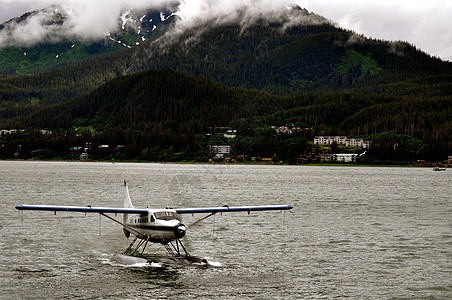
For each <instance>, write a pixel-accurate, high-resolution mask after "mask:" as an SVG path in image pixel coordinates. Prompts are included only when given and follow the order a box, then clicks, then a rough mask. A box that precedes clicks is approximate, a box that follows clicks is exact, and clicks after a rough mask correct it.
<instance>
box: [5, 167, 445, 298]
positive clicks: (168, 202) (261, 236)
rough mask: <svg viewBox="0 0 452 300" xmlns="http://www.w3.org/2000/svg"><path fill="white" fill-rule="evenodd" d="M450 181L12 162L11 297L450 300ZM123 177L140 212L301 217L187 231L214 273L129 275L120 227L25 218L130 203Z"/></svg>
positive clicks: (185, 270) (382, 171) (93, 218)
mask: <svg viewBox="0 0 452 300" xmlns="http://www.w3.org/2000/svg"><path fill="white" fill-rule="evenodd" d="M451 178H452V170H447V171H446V172H433V171H432V170H431V169H418V168H364V167H362V168H354V167H306V166H254V165H252V166H249V165H184V164H132V163H116V164H109V163H80V162H76V163H70V162H6V161H0V179H1V180H0V199H1V200H0V207H1V210H0V220H1V223H0V232H1V239H0V249H1V252H0V298H2V299H44V298H45V299H62V298H66V299H74V298H75V299H105V298H114V299H143V298H145V299H146V298H147V299H153V298H157V299H165V298H168V299H180V298H182V299H184V298H197V299H203V298H205V299H211V298H216V299H233V298H236V299H242V298H257V299H270V298H281V299H290V298H292V299H294V298H300V299H332V298H339V299H341V298H349V299H393V298H397V299H423V298H425V299H452V180H451ZM124 179H126V180H127V181H128V184H129V189H130V194H131V198H132V202H133V203H134V205H135V206H136V207H146V206H149V207H155V208H161V207H168V206H170V207H203V206H222V205H225V204H227V205H230V206H232V205H234V206H238V205H267V204H291V205H293V206H294V209H293V211H292V213H289V212H261V213H251V214H250V215H248V214H246V213H235V214H223V215H222V216H221V215H216V216H215V217H212V218H209V219H206V220H204V221H202V222H201V223H200V225H199V226H196V227H193V228H189V231H188V233H187V237H186V238H184V240H185V244H186V246H187V247H188V248H189V250H190V252H191V253H192V254H196V255H200V256H205V257H208V258H209V259H210V260H211V261H213V262H214V263H215V264H216V265H217V266H211V267H200V266H194V265H188V266H187V265H177V264H162V265H155V266H132V267H130V266H124V265H122V264H120V262H119V261H117V260H116V258H115V257H114V254H115V253H118V252H122V251H123V250H124V249H125V248H126V247H127V242H128V240H127V239H126V238H125V237H124V235H123V234H122V229H121V228H120V226H118V225H117V224H115V223H113V222H112V221H110V220H108V219H105V218H104V219H100V218H99V216H98V215H87V216H85V215H84V214H81V213H63V212H61V213H57V215H56V216H55V215H54V214H53V213H51V212H38V211H34V212H33V211H28V212H23V214H22V212H18V211H16V210H15V209H14V206H15V205H17V204H22V203H25V204H59V205H77V206H86V205H92V206H94V205H96V206H110V207H116V206H121V205H122V202H123V193H124V191H123V187H122V181H123V180H124ZM118 217H119V216H118ZM198 217H199V216H194V217H192V216H187V217H185V218H184V222H185V223H187V224H189V223H192V222H193V221H195V220H196V219H197V218H198ZM157 249H158V247H157V248H156V249H155V251H157Z"/></svg>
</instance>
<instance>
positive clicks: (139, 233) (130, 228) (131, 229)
mask: <svg viewBox="0 0 452 300" xmlns="http://www.w3.org/2000/svg"><path fill="white" fill-rule="evenodd" d="M99 215H102V216H104V217H106V218H108V219H110V220H112V221H113V222H116V223H118V224H120V225H122V226H124V227H125V228H127V229H128V230H130V231H133V232H135V233H137V234H138V235H142V233H141V232H139V231H137V230H135V229H134V228H132V227H130V226H128V225H126V224H124V223H122V222H119V221H118V220H116V219H115V218H112V217H110V216H109V215H106V214H104V213H99Z"/></svg>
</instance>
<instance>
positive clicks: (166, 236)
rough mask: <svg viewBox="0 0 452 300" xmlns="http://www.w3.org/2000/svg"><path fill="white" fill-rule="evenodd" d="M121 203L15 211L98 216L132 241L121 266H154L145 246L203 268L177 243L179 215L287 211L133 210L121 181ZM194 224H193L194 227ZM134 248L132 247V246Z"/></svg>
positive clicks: (27, 207) (181, 227)
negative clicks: (154, 246) (160, 248)
mask: <svg viewBox="0 0 452 300" xmlns="http://www.w3.org/2000/svg"><path fill="white" fill-rule="evenodd" d="M124 187H125V199H124V207H122V208H109V207H94V206H90V205H89V206H60V205H55V206H52V205H25V204H22V205H17V206H16V209H18V210H43V211H53V212H55V214H56V212H57V211H66V212H82V213H98V214H100V215H102V216H104V217H106V218H108V219H110V220H112V221H114V222H116V223H118V224H120V225H122V227H123V231H124V235H125V236H126V237H127V238H129V236H130V234H132V235H134V236H135V238H134V239H133V241H132V242H131V243H130V245H129V247H128V248H127V249H126V251H125V252H124V253H122V254H118V257H119V258H120V260H121V261H122V262H123V263H125V264H135V263H145V262H149V263H152V262H154V258H153V257H152V256H149V255H146V254H144V250H145V248H146V246H147V245H148V243H157V244H162V245H163V246H164V247H165V249H166V250H167V253H168V257H170V258H171V259H177V260H183V261H187V262H190V263H200V264H207V260H206V259H205V258H202V257H197V256H192V255H190V254H189V253H188V252H187V249H186V248H185V246H184V245H183V243H182V241H181V239H182V238H183V237H184V236H185V234H186V232H187V226H186V225H184V224H183V223H182V222H181V220H180V218H179V215H182V214H192V215H194V214H202V213H203V214H208V215H206V216H204V217H203V218H201V219H200V220H198V221H197V222H199V221H201V220H204V219H206V218H208V217H210V216H213V215H215V214H216V213H228V212H248V214H249V213H250V212H252V211H269V210H279V211H282V210H291V209H292V208H293V207H292V206H291V205H268V206H236V207H233V206H231V207H229V206H222V207H206V208H177V209H172V208H164V209H149V208H146V209H137V208H134V207H133V205H132V201H131V200H130V195H129V189H128V187H127V183H126V182H125V181H124ZM108 214H115V215H116V214H123V220H122V222H121V221H119V220H117V219H115V218H113V217H111V216H110V215H108ZM197 222H195V223H197ZM137 241H138V244H137V245H136V246H135V243H136V242H137Z"/></svg>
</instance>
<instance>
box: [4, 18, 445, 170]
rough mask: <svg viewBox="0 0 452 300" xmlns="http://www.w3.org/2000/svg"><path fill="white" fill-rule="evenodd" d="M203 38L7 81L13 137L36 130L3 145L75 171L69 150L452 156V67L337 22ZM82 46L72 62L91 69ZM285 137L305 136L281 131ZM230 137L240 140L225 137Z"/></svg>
mask: <svg viewBox="0 0 452 300" xmlns="http://www.w3.org/2000/svg"><path fill="white" fill-rule="evenodd" d="M203 26H206V25H205V24H203ZM198 29H200V28H194V29H193V30H192V31H187V32H185V33H184V34H183V35H182V36H180V37H179V39H178V41H177V42H175V43H173V44H171V43H168V44H165V51H163V50H162V48H161V46H162V44H161V41H159V40H155V41H149V42H146V43H144V44H143V45H141V46H140V47H135V48H133V49H124V50H122V51H116V52H112V53H108V54H104V55H100V56H97V57H95V58H94V57H91V58H86V59H84V60H82V61H79V62H70V63H69V61H67V62H68V64H65V65H64V66H60V67H56V66H54V67H55V68H54V69H51V70H47V71H45V72H41V73H37V74H29V75H22V76H4V77H0V128H1V129H3V128H5V129H9V128H18V129H26V131H24V132H18V133H13V134H8V135H5V136H2V137H1V138H2V140H3V142H2V146H1V148H0V158H12V157H14V153H15V152H17V151H18V150H20V151H19V152H20V155H21V157H22V158H30V157H41V158H55V157H60V158H64V159H67V158H71V157H77V153H71V152H70V151H69V149H70V148H72V147H76V146H77V147H83V148H85V147H86V148H89V149H88V150H89V153H90V158H91V159H111V158H115V159H128V160H147V161H184V160H185V161H207V160H208V159H209V158H211V156H212V155H211V154H210V153H208V151H207V148H208V145H213V144H215V145H231V146H232V149H233V151H234V155H235V156H237V157H236V158H237V159H239V157H240V156H241V155H246V156H248V157H264V158H270V159H271V160H272V161H283V162H286V163H295V162H296V161H297V157H298V156H300V155H302V154H304V153H309V152H311V151H315V150H317V148H316V146H314V145H313V144H312V140H313V137H314V136H315V135H336V134H340V135H348V136H350V135H354V136H361V137H365V138H368V139H371V140H373V141H374V143H373V146H372V147H373V148H371V149H369V151H368V152H367V153H366V156H365V157H364V158H363V159H362V162H364V163H368V164H372V163H386V162H389V163H393V162H403V163H408V162H411V161H414V160H417V159H424V160H432V161H440V160H443V159H445V157H447V156H448V155H450V154H451V151H452V144H451V141H452V136H451V132H452V105H451V104H452V96H451V95H452V63H449V62H443V61H441V60H439V59H437V58H433V57H430V56H428V55H427V54H425V53H423V52H422V51H420V50H418V49H416V48H414V47H413V46H411V45H409V44H406V43H398V44H390V43H388V42H384V41H377V40H370V39H365V38H364V37H361V38H356V35H354V34H353V33H351V32H347V31H344V30H342V29H338V28H335V27H333V26H331V25H329V24H323V25H319V26H304V25H303V26H295V27H290V28H288V29H286V30H285V31H282V30H281V24H277V23H266V22H263V21H262V22H259V21H258V22H256V24H254V25H252V26H250V27H248V28H246V30H245V31H244V32H242V28H241V27H240V26H238V25H233V24H230V25H227V26H222V27H215V28H213V29H211V30H205V31H200V30H198ZM160 30H163V29H160ZM162 33H163V31H160V33H159V34H162ZM129 38H132V37H130V36H129ZM187 41H194V42H193V43H187ZM61 45H62V44H61ZM61 45H60V46H61ZM60 46H58V47H60ZM71 46H72V44H70V43H67V44H66V46H65V47H66V48H64V49H63V48H62V49H63V50H65V51H66V52H64V51H63V52H64V53H68V51H72V52H71V53H72V54H74V55H78V56H79V58H83V57H84V55H85V54H84V53H86V52H85V51H81V52H80V53H78V52H77V51H79V50H77V49H81V48H82V47H77V45H76V46H75V47H74V48H71V49H69V48H70V47H71ZM79 46H81V45H79ZM85 46H86V47H88V48H89V47H91V48H90V49H91V50H89V51H92V53H99V52H96V51H97V50H99V49H98V48H96V47H97V46H96V45H95V44H92V45H85ZM42 47H43V48H42V49H40V50H39V51H38V50H36V53H32V52H30V53H31V54H28V53H27V57H29V55H30V57H31V58H36V60H35V61H36V64H33V68H36V70H40V68H43V65H42V66H40V64H41V62H42V60H41V59H40V57H39V55H40V53H44V52H45V53H52V55H53V53H54V52H52V51H55V49H54V48H52V47H49V48H48V49H47V48H46V46H45V45H43V46H42ZM61 47H63V46H61ZM68 47H69V48H68ZM121 47H123V46H121ZM88 48H87V49H88ZM394 48H397V49H396V50H397V51H392V52H391V51H390V50H394ZM17 51H18V50H17ZM46 51H47V52H46ZM87 51H88V50H87ZM89 51H88V52H89ZM106 51H107V50H106ZM63 52H60V53H63ZM74 52H75V53H74ZM17 53H19V52H17ZM17 53H16V54H15V55H19V54H20V53H19V54H17ZM55 53H56V52H55ZM64 53H63V54H61V55H60V56H59V58H58V59H60V58H61V60H62V61H64V59H65V55H64ZM21 55H22V56H24V55H23V53H22V54H21ZM31 58H30V59H31ZM14 63H17V64H24V61H23V60H22V62H20V60H18V61H17V62H14ZM143 70H146V71H143ZM170 70H175V71H170ZM126 74H128V75H126ZM272 126H273V127H272ZM279 126H289V127H299V128H300V130H295V131H293V132H291V133H277V132H276V130H275V128H274V127H279ZM40 129H48V130H51V131H52V134H42V133H41V132H40V131H39V130H40ZM227 129H233V130H237V136H236V137H235V138H225V137H224V136H223V135H222V134H224V133H225V131H226V130H227ZM87 143H88V144H87ZM19 145H20V146H19ZM86 145H89V147H87V146H86ZM100 145H109V147H108V148H105V147H103V148H99V146H100ZM118 145H120V146H121V147H118ZM36 150H42V151H37V152H36ZM337 150H338V151H341V152H354V153H356V152H358V151H359V150H358V149H345V148H342V147H339V148H338V149H337Z"/></svg>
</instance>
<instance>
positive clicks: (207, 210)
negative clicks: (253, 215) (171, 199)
mask: <svg viewBox="0 0 452 300" xmlns="http://www.w3.org/2000/svg"><path fill="white" fill-rule="evenodd" d="M292 208H293V206H291V205H267V206H265V205H257V206H231V207H229V206H227V205H226V206H220V207H205V208H202V207H200V208H176V209H175V210H176V212H177V213H178V214H198V213H224V212H239V211H246V212H248V213H250V212H252V211H265V210H291V209H292Z"/></svg>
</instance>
